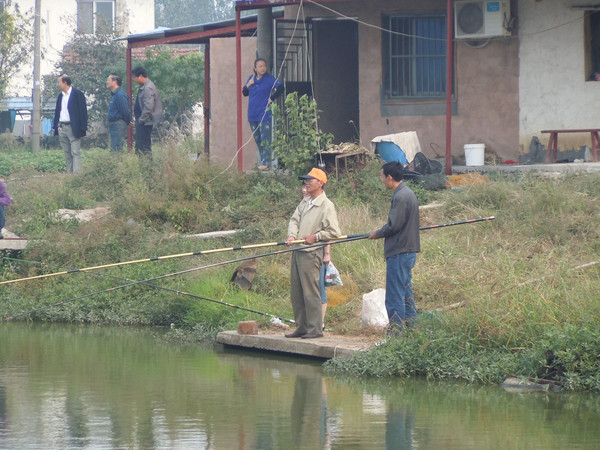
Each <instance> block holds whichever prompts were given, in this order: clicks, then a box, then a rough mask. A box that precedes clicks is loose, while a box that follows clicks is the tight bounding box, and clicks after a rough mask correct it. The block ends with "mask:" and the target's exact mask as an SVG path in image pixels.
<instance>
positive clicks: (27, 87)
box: [7, 0, 154, 96]
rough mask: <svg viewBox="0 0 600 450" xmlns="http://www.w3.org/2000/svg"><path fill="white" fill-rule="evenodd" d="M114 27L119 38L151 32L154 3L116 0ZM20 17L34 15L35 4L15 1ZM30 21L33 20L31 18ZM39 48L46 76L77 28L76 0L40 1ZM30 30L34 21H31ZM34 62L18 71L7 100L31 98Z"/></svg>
mask: <svg viewBox="0 0 600 450" xmlns="http://www.w3.org/2000/svg"><path fill="white" fill-rule="evenodd" d="M116 3H117V23H118V24H121V25H122V26H121V29H119V30H118V31H119V34H121V35H123V36H126V35H129V34H136V33H144V32H147V31H151V30H152V29H153V28H154V0H126V1H125V0H119V1H117V2H116ZM13 4H17V5H19V8H20V10H21V12H22V13H24V12H26V11H29V10H31V11H32V12H33V9H34V6H35V0H15V1H13ZM32 17H33V16H32ZM41 18H42V22H43V23H42V29H41V44H42V53H43V56H44V57H43V59H42V61H41V73H42V75H47V74H49V73H51V72H52V71H53V70H54V66H55V63H56V62H57V61H58V59H59V54H60V52H62V50H63V47H64V45H65V44H66V43H67V42H68V41H69V40H70V39H71V38H72V36H73V32H74V30H75V28H76V24H77V1H76V0H41ZM31 27H32V28H33V20H32V21H31ZM32 73H33V59H32V60H31V63H30V65H28V66H27V67H24V68H23V70H21V75H20V76H18V77H15V79H13V80H11V82H10V84H9V86H8V90H7V96H31V90H32Z"/></svg>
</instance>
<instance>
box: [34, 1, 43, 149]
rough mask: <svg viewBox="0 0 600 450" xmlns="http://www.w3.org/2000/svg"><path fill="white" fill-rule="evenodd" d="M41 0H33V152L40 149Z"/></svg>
mask: <svg viewBox="0 0 600 450" xmlns="http://www.w3.org/2000/svg"><path fill="white" fill-rule="evenodd" d="M41 3H42V0H35V16H34V20H33V33H34V37H33V93H32V96H31V100H32V102H33V114H32V119H31V120H32V122H33V123H32V125H33V129H32V133H31V142H32V144H33V152H34V153H36V152H39V151H40V128H41V120H40V119H41V109H42V108H41V106H42V96H41V92H40V83H41V75H40V58H41V43H40V40H41V31H40V28H41V22H42V21H41V20H40V18H41V14H42V12H41V9H42V5H41Z"/></svg>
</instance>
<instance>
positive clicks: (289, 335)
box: [285, 330, 305, 338]
mask: <svg viewBox="0 0 600 450" xmlns="http://www.w3.org/2000/svg"><path fill="white" fill-rule="evenodd" d="M304 336H305V335H304V334H303V333H298V331H297V330H296V331H294V332H293V333H288V334H286V335H285V337H286V338H299V337H304Z"/></svg>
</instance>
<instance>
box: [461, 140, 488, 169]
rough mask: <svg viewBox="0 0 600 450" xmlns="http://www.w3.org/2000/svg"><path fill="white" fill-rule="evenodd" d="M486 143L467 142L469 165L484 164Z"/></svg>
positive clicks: (466, 156) (466, 151)
mask: <svg viewBox="0 0 600 450" xmlns="http://www.w3.org/2000/svg"><path fill="white" fill-rule="evenodd" d="M484 155H485V144H465V160H466V163H467V166H483V164H484V162H483V161H484V160H483V157H484Z"/></svg>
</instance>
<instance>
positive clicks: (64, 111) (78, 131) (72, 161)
mask: <svg viewBox="0 0 600 450" xmlns="http://www.w3.org/2000/svg"><path fill="white" fill-rule="evenodd" d="M58 89H60V91H61V93H60V94H59V95H58V98H57V99H56V109H55V111H54V123H53V126H52V127H53V128H54V135H55V136H58V137H59V141H60V146H61V147H62V149H63V151H64V152H65V158H66V160H67V170H68V171H69V172H70V173H79V172H80V171H81V138H82V137H83V136H85V134H86V132H87V127H88V113H87V105H86V102H85V95H83V92H81V91H80V90H78V89H75V88H74V87H72V86H71V78H70V77H69V76H67V75H64V74H63V75H61V76H59V77H58Z"/></svg>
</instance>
